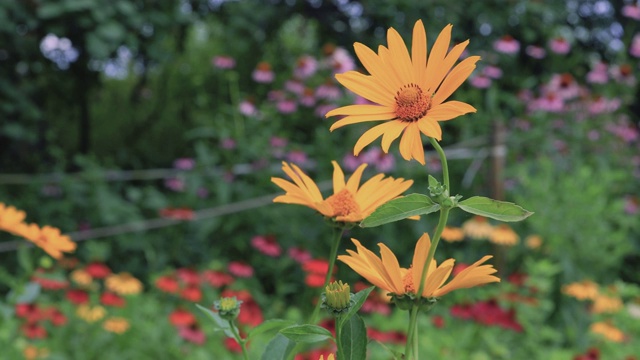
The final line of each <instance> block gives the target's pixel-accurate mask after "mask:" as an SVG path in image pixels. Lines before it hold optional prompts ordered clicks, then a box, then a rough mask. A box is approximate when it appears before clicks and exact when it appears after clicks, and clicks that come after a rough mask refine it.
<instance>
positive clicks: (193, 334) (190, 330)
mask: <svg viewBox="0 0 640 360" xmlns="http://www.w3.org/2000/svg"><path fill="white" fill-rule="evenodd" d="M178 335H180V337H181V338H183V339H185V340H187V341H189V342H192V343H194V344H197V345H202V344H204V342H205V341H206V340H207V338H206V336H205V334H204V332H203V331H202V330H200V327H199V326H198V325H197V324H193V325H191V326H184V327H180V329H179V330H178Z"/></svg>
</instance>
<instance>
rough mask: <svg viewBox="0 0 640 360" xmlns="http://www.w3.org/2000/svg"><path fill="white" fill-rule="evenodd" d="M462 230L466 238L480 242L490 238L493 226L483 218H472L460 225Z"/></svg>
mask: <svg viewBox="0 0 640 360" xmlns="http://www.w3.org/2000/svg"><path fill="white" fill-rule="evenodd" d="M462 230H463V231H464V233H465V234H466V235H467V236H468V237H470V238H472V239H474V240H482V239H488V238H489V236H491V234H492V233H493V225H491V224H490V223H489V221H488V220H487V218H485V217H482V216H474V217H472V218H471V219H469V220H467V221H465V222H464V223H463V224H462Z"/></svg>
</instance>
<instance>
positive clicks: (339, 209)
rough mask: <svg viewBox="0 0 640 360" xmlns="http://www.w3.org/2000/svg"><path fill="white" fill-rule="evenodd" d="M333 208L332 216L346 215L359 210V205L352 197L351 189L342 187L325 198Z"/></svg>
mask: <svg viewBox="0 0 640 360" xmlns="http://www.w3.org/2000/svg"><path fill="white" fill-rule="evenodd" d="M326 201H327V202H328V203H329V205H331V208H332V209H333V216H346V215H349V214H355V213H358V212H360V206H359V205H358V203H357V202H356V199H355V198H354V197H353V194H352V193H351V191H349V190H347V189H346V188H345V189H342V190H341V191H339V192H338V193H337V194H333V195H331V196H329V197H328V198H327V200H326Z"/></svg>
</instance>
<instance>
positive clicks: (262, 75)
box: [251, 61, 276, 84]
mask: <svg viewBox="0 0 640 360" xmlns="http://www.w3.org/2000/svg"><path fill="white" fill-rule="evenodd" d="M251 76H252V77H253V80H254V81H255V82H258V83H262V84H268V83H271V82H273V80H274V79H275V77H276V75H275V73H274V72H273V71H272V70H271V65H270V64H269V63H268V62H266V61H262V62H260V63H258V65H257V66H256V68H255V70H253V73H252V74H251Z"/></svg>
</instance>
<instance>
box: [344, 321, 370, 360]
mask: <svg viewBox="0 0 640 360" xmlns="http://www.w3.org/2000/svg"><path fill="white" fill-rule="evenodd" d="M338 353H339V354H340V355H338V358H339V359H340V360H342V359H344V360H365V359H366V356H367V329H366V328H365V326H364V321H362V318H361V317H360V316H358V315H355V316H352V317H350V318H349V321H347V322H346V323H345V324H344V325H343V326H342V329H341V330H340V349H338Z"/></svg>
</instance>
